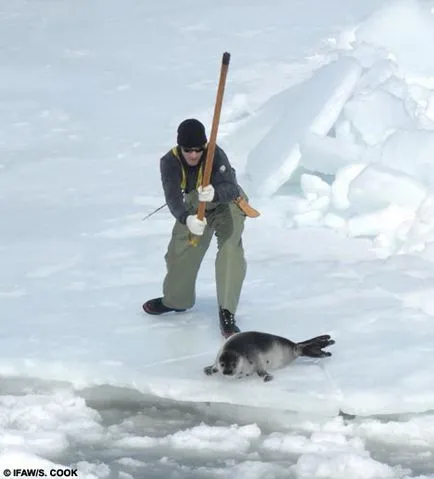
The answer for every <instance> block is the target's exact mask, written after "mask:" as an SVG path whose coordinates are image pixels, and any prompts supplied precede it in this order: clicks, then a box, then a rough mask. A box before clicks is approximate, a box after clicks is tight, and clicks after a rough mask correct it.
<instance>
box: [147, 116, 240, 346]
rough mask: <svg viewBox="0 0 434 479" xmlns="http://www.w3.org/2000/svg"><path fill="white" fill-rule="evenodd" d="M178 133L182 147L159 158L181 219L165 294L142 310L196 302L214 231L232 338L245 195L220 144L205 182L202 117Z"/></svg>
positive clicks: (225, 325) (224, 328) (220, 296)
mask: <svg viewBox="0 0 434 479" xmlns="http://www.w3.org/2000/svg"><path fill="white" fill-rule="evenodd" d="M177 133H178V135H177V146H176V147H174V148H172V150H170V151H169V152H168V153H166V154H165V155H164V156H163V157H162V158H161V160H160V170H161V180H162V184H163V189H164V195H165V197H166V203H167V205H168V207H169V209H170V211H171V213H172V215H173V216H174V217H175V218H176V222H175V225H174V227H173V231H172V238H171V240H170V242H169V246H168V249H167V253H166V255H165V260H166V266H167V274H166V277H165V279H164V283H163V296H162V297H160V298H154V299H151V300H149V301H147V302H146V303H145V304H144V305H143V309H144V311H145V312H146V313H148V314H163V313H169V312H171V311H175V312H180V311H185V310H186V309H188V308H191V307H192V306H193V305H194V303H195V299H196V294H195V289H196V288H195V286H196V278H197V274H198V271H199V268H200V265H201V262H202V259H203V257H204V255H205V253H206V252H207V250H208V247H209V245H210V242H211V239H212V237H213V235H214V233H215V235H216V237H217V248H218V252H217V257H216V260H215V275H216V285H217V300H218V305H219V317H220V330H221V333H222V334H223V336H225V337H229V336H231V335H232V334H234V333H236V332H239V331H240V329H239V328H238V326H237V325H236V321H235V312H236V309H237V306H238V301H239V297H240V293H241V288H242V285H243V281H244V277H245V275H246V261H245V258H244V249H243V244H242V239H241V235H242V233H243V229H244V220H245V217H246V215H245V213H244V212H243V211H242V210H241V209H240V207H239V206H238V204H237V203H236V202H235V200H237V199H239V198H240V197H242V198H244V199H246V196H245V194H244V192H243V191H242V189H241V188H240V186H239V185H238V183H237V180H236V176H235V170H234V169H233V168H232V167H231V165H230V163H229V160H228V158H227V156H226V154H225V152H224V151H223V150H222V149H221V148H220V147H219V146H217V145H216V148H215V154H214V162H213V168H212V173H211V180H210V184H209V185H207V186H205V187H202V186H201V183H202V175H203V172H204V167H205V165H204V163H205V159H206V154H207V141H208V140H207V137H206V133H205V127H204V126H203V124H202V123H201V122H200V121H198V120H196V119H187V120H184V121H183V122H182V123H181V124H180V125H179V127H178V131H177ZM199 201H202V202H206V211H205V218H204V219H203V220H199V218H198V217H197V215H196V212H197V208H198V203H199ZM191 235H195V236H199V237H200V239H199V242H198V244H197V246H193V245H192V244H191V243H190V242H189V237H190V236H191Z"/></svg>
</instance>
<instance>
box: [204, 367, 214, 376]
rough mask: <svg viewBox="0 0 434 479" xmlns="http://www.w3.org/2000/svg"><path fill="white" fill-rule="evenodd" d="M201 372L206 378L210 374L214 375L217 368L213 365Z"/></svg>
mask: <svg viewBox="0 0 434 479" xmlns="http://www.w3.org/2000/svg"><path fill="white" fill-rule="evenodd" d="M203 372H204V373H205V374H206V375H207V376H211V374H215V373H217V372H218V369H217V367H216V366H215V364H213V365H212V366H207V367H206V368H203Z"/></svg>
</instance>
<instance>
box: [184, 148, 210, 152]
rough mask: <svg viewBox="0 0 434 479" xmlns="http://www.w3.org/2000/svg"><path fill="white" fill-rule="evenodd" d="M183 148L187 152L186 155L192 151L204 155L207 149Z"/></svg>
mask: <svg viewBox="0 0 434 479" xmlns="http://www.w3.org/2000/svg"><path fill="white" fill-rule="evenodd" d="M181 148H182V151H185V152H186V153H191V152H192V151H194V152H195V153H202V151H203V150H205V148H203V147H202V148H184V147H181Z"/></svg>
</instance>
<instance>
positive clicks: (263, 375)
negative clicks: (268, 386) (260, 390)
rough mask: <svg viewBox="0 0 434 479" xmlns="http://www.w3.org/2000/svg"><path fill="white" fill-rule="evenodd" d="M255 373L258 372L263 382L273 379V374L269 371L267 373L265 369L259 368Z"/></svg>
mask: <svg viewBox="0 0 434 479" xmlns="http://www.w3.org/2000/svg"><path fill="white" fill-rule="evenodd" d="M257 373H258V376H259V377H260V378H263V379H264V381H265V382H268V381H271V380H272V379H273V375H272V374H270V373H267V371H265V369H259V370H258V371H257Z"/></svg>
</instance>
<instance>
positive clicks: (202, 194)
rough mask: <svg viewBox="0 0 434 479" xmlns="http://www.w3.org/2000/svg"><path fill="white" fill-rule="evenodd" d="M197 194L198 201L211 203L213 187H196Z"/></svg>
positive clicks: (213, 192)
mask: <svg viewBox="0 0 434 479" xmlns="http://www.w3.org/2000/svg"><path fill="white" fill-rule="evenodd" d="M197 192H198V193H199V201H212V200H213V199H214V196H215V191H214V186H213V185H206V186H198V188H197Z"/></svg>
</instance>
